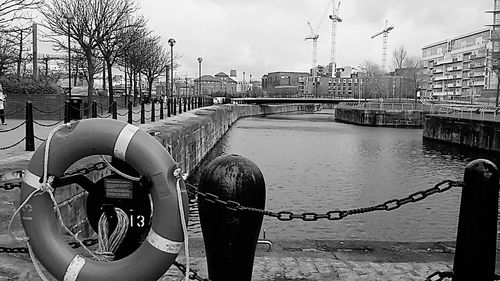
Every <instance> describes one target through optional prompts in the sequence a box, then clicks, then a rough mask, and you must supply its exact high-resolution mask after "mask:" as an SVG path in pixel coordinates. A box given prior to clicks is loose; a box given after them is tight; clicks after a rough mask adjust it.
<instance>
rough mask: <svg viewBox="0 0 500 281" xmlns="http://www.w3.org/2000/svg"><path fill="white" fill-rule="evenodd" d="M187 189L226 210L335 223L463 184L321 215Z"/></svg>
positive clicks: (438, 186) (445, 183)
mask: <svg viewBox="0 0 500 281" xmlns="http://www.w3.org/2000/svg"><path fill="white" fill-rule="evenodd" d="M186 185H187V187H188V191H190V192H191V193H194V194H196V195H197V196H198V198H201V199H202V200H204V201H206V202H209V203H212V204H217V205H220V206H223V207H225V208H226V209H228V210H231V211H247V212H253V213H259V214H263V215H266V216H269V217H274V218H277V219H278V220H280V221H291V220H294V219H299V220H303V221H317V220H319V219H327V220H331V221H336V220H341V219H344V218H345V217H347V216H350V215H356V214H363V213H369V212H374V211H392V210H395V209H398V208H399V207H401V206H403V205H406V204H409V203H415V202H418V201H421V200H424V199H425V198H427V197H429V196H430V195H432V194H435V193H442V192H445V191H447V190H449V189H451V188H452V187H463V186H464V183H463V182H461V181H451V180H444V181H442V182H440V183H438V184H436V185H435V186H434V187H432V188H429V189H425V190H421V191H418V192H415V193H412V194H410V195H409V196H407V197H404V198H401V199H392V200H388V201H386V202H384V203H382V204H379V205H375V206H371V207H365V208H358V209H349V210H332V211H328V212H326V213H324V214H321V213H315V212H304V213H300V214H296V213H294V212H291V211H280V212H271V211H267V210H261V209H257V208H250V207H245V206H242V205H241V204H240V203H238V202H235V201H224V200H222V199H220V198H219V196H217V195H215V194H212V193H208V192H207V193H204V192H200V191H198V188H197V187H196V186H194V185H192V184H186Z"/></svg>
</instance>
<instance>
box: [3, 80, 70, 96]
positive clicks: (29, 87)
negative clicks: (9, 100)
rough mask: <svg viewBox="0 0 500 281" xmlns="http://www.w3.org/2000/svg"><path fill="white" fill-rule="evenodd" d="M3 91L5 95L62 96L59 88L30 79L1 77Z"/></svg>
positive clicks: (49, 83)
mask: <svg viewBox="0 0 500 281" xmlns="http://www.w3.org/2000/svg"><path fill="white" fill-rule="evenodd" d="M0 83H1V84H2V87H3V91H4V93H5V94H6V95H10V94H14V95H23V94H36V95H49V94H64V92H63V90H62V89H61V87H59V86H58V85H57V84H55V83H53V82H39V81H33V80H31V79H26V78H21V79H19V80H18V79H15V78H14V79H13V78H8V77H2V78H1V79H0Z"/></svg>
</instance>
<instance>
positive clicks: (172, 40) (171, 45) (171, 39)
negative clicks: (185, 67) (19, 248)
mask: <svg viewBox="0 0 500 281" xmlns="http://www.w3.org/2000/svg"><path fill="white" fill-rule="evenodd" d="M168 44H169V45H170V47H173V46H174V45H175V39H174V38H170V39H168Z"/></svg>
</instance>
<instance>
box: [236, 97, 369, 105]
mask: <svg viewBox="0 0 500 281" xmlns="http://www.w3.org/2000/svg"><path fill="white" fill-rule="evenodd" d="M365 101H369V102H373V101H378V100H376V99H366V100H365V99H354V98H234V99H233V103H236V104H280V103H333V104H338V103H341V102H365Z"/></svg>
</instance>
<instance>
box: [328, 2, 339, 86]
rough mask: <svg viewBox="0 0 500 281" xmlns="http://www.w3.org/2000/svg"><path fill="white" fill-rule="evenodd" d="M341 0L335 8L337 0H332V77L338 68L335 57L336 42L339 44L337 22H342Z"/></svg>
mask: <svg viewBox="0 0 500 281" xmlns="http://www.w3.org/2000/svg"><path fill="white" fill-rule="evenodd" d="M339 9H340V1H339V3H338V5H337V8H336V9H335V0H332V14H331V15H330V20H332V46H331V65H332V77H333V76H334V75H335V69H336V68H337V61H336V58H335V51H336V44H337V23H338V22H342V19H341V18H340V17H339Z"/></svg>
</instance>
